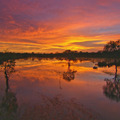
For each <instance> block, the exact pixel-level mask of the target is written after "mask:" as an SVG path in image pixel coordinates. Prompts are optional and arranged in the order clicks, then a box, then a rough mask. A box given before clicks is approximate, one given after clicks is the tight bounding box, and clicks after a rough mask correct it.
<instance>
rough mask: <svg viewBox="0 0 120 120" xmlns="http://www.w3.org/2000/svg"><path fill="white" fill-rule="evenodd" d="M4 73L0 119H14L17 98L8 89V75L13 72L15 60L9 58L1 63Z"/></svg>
mask: <svg viewBox="0 0 120 120" xmlns="http://www.w3.org/2000/svg"><path fill="white" fill-rule="evenodd" d="M3 67H4V75H5V79H6V89H5V93H4V96H3V98H2V101H1V103H0V119H1V120H8V119H9V120H15V118H16V113H17V108H18V105H17V99H16V96H15V93H13V92H12V91H11V90H10V86H9V77H10V74H12V73H13V72H15V69H14V67H15V61H13V60H9V61H6V62H4V63H3Z"/></svg>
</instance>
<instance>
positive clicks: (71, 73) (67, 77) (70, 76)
mask: <svg viewBox="0 0 120 120" xmlns="http://www.w3.org/2000/svg"><path fill="white" fill-rule="evenodd" d="M70 66H71V65H70V60H69V61H68V70H67V72H64V73H63V79H64V80H67V81H71V80H74V79H75V73H76V72H77V71H74V70H71V69H70Z"/></svg>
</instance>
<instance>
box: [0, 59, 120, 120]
mask: <svg viewBox="0 0 120 120" xmlns="http://www.w3.org/2000/svg"><path fill="white" fill-rule="evenodd" d="M99 61H101V60H99ZM97 63H98V61H97V60H92V62H91V61H89V60H86V61H80V60H76V61H68V60H56V59H52V60H50V59H48V60H44V59H28V60H23V59H21V60H15V61H7V62H4V63H3V64H2V65H1V67H0V120H120V83H119V81H118V80H119V71H120V68H119V66H117V71H116V67H115V65H114V64H113V65H111V66H109V67H98V68H96V66H95V64H97ZM93 67H94V69H93ZM116 72H117V73H116ZM116 75H117V76H116ZM115 79H116V80H117V82H115Z"/></svg>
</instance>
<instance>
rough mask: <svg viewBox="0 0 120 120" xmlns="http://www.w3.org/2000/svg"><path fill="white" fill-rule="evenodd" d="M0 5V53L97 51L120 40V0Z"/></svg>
mask: <svg viewBox="0 0 120 120" xmlns="http://www.w3.org/2000/svg"><path fill="white" fill-rule="evenodd" d="M0 3H1V4H0V48H1V51H4V50H5V49H8V50H9V51H12V52H62V51H64V50H66V49H72V50H78V51H81V50H82V51H98V50H100V49H102V46H104V44H106V42H107V41H110V40H117V39H119V38H120V12H119V11H120V7H119V6H120V0H100V1H99V0H84V1H83V0H60V1H58V0H27V1H26V0H20V1H18V0H0ZM96 41H100V42H99V43H98V42H97V45H96V44H95V43H96ZM83 44H84V45H83Z"/></svg>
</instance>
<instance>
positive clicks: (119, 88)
mask: <svg viewBox="0 0 120 120" xmlns="http://www.w3.org/2000/svg"><path fill="white" fill-rule="evenodd" d="M113 65H114V66H115V73H114V77H113V78H112V79H108V78H105V81H106V85H104V86H103V93H104V94H105V96H106V97H108V98H110V99H112V100H115V101H117V102H118V101H120V78H119V75H118V73H117V72H118V66H120V60H116V59H114V60H113V61H110V62H99V63H98V66H99V67H106V66H108V67H111V66H113Z"/></svg>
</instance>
